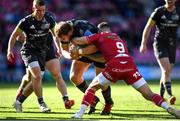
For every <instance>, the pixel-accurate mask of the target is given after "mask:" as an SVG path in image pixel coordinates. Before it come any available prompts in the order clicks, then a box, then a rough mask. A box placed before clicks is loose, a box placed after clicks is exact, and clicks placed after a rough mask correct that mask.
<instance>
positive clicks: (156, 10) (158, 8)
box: [154, 6, 165, 12]
mask: <svg viewBox="0 0 180 121" xmlns="http://www.w3.org/2000/svg"><path fill="white" fill-rule="evenodd" d="M164 10H165V7H164V6H159V7H157V8H155V9H154V11H155V12H161V11H164Z"/></svg>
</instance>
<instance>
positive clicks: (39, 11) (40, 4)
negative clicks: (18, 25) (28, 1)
mask: <svg viewBox="0 0 180 121" xmlns="http://www.w3.org/2000/svg"><path fill="white" fill-rule="evenodd" d="M32 9H33V14H34V16H35V18H36V19H37V20H42V18H43V17H44V14H45V12H46V4H45V1H44V0H34V1H33V7H32Z"/></svg>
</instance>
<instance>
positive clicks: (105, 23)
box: [97, 22, 110, 30]
mask: <svg viewBox="0 0 180 121" xmlns="http://www.w3.org/2000/svg"><path fill="white" fill-rule="evenodd" d="M97 27H98V29H100V30H101V29H102V28H104V27H107V28H110V25H109V24H108V22H101V23H99V24H98V25H97Z"/></svg>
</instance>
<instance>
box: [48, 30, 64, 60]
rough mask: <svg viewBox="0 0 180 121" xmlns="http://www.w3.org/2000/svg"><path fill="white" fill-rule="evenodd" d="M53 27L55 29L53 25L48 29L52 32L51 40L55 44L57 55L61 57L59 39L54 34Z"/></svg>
mask: <svg viewBox="0 0 180 121" xmlns="http://www.w3.org/2000/svg"><path fill="white" fill-rule="evenodd" d="M54 29H55V27H53V28H52V29H50V30H51V33H52V35H53V40H54V44H55V46H56V49H57V53H58V56H59V57H61V56H62V51H61V44H60V39H59V38H58V37H56V36H55V32H54Z"/></svg>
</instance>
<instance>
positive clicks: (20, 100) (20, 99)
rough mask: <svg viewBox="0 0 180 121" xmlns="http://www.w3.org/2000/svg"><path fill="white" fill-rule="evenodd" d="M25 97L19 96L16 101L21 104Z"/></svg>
mask: <svg viewBox="0 0 180 121" xmlns="http://www.w3.org/2000/svg"><path fill="white" fill-rule="evenodd" d="M26 98H27V97H26V96H24V95H23V94H21V95H20V96H19V97H18V98H17V100H18V101H19V102H21V103H23V102H24V101H25V100H26Z"/></svg>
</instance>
